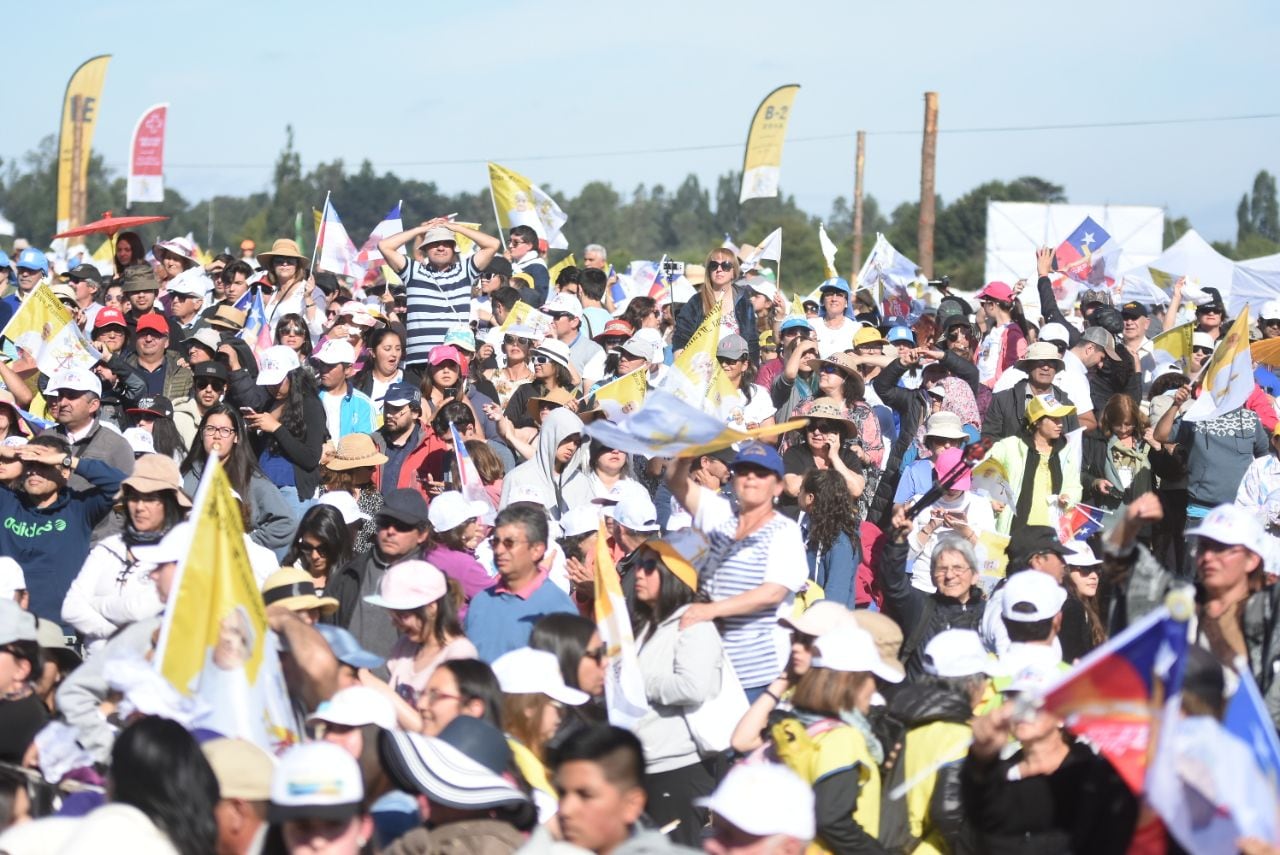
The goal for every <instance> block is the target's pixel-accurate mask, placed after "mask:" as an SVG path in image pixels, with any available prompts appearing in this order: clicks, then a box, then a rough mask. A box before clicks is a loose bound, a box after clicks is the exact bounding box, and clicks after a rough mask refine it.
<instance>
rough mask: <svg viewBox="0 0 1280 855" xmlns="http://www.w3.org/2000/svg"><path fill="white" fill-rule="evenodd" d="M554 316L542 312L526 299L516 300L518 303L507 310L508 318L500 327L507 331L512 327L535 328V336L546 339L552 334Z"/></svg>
mask: <svg viewBox="0 0 1280 855" xmlns="http://www.w3.org/2000/svg"><path fill="white" fill-rule="evenodd" d="M551 324H552V317H551V316H550V315H548V314H547V313H546V312H540V311H538V310H537V309H535V308H534V307H533V306H530V305H529V304H528V303H526V302H525V301H524V300H516V304H515V305H514V306H512V307H511V311H509V312H507V319H506V320H505V321H503V322H502V326H500V327H498V329H500V330H502V331H503V332H506V331H507V330H509V329H511V328H512V327H528V328H529V329H531V330H533V337H534V338H537V339H544V338H546V337H547V336H549V335H551Z"/></svg>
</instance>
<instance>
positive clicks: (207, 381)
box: [195, 377, 227, 392]
mask: <svg viewBox="0 0 1280 855" xmlns="http://www.w3.org/2000/svg"><path fill="white" fill-rule="evenodd" d="M195 387H196V390H197V391H198V390H200V389H209V388H213V389H216V390H218V391H219V392H221V391H222V390H223V389H225V388H227V384H226V383H223V382H222V381H221V380H218V379H216V378H208V377H202V378H201V379H199V380H197V381H195Z"/></svg>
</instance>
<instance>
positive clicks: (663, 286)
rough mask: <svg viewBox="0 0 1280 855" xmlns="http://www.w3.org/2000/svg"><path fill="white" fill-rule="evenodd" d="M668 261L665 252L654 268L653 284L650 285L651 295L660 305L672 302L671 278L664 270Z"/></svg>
mask: <svg viewBox="0 0 1280 855" xmlns="http://www.w3.org/2000/svg"><path fill="white" fill-rule="evenodd" d="M666 263H667V256H666V254H665V253H664V254H663V256H662V258H661V259H660V260H659V261H658V263H657V265H655V266H654V268H653V284H652V285H650V286H649V296H650V297H651V298H652V299H653V301H654V302H655V303H657V304H658V305H659V306H661V305H662V304H663V303H670V302H671V279H670V277H668V276H667V274H666V273H665V272H663V267H665V266H666Z"/></svg>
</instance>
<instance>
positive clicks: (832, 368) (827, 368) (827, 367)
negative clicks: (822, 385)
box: [818, 362, 840, 374]
mask: <svg viewBox="0 0 1280 855" xmlns="http://www.w3.org/2000/svg"><path fill="white" fill-rule="evenodd" d="M818 373H819V374H839V373H840V368H839V366H836V365H832V364H831V363H829V362H827V363H823V364H822V366H821V367H819V368H818Z"/></svg>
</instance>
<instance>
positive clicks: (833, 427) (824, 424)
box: [805, 419, 841, 433]
mask: <svg viewBox="0 0 1280 855" xmlns="http://www.w3.org/2000/svg"><path fill="white" fill-rule="evenodd" d="M840 426H841V422H837V421H832V420H831V419H814V420H813V421H811V422H809V425H808V427H806V428H805V430H807V431H809V432H810V433H813V432H814V431H820V432H822V433H836V432H838V431H839V430H840Z"/></svg>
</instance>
